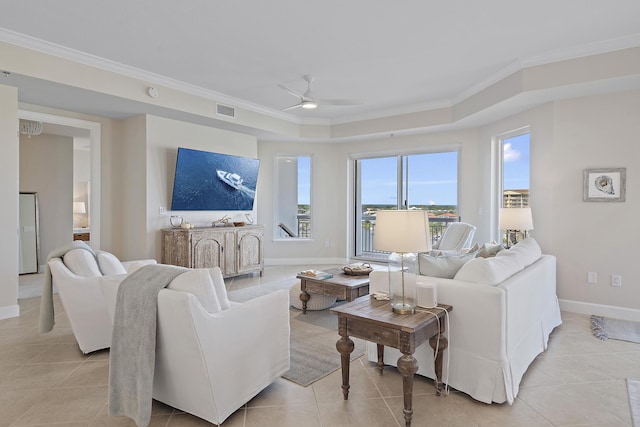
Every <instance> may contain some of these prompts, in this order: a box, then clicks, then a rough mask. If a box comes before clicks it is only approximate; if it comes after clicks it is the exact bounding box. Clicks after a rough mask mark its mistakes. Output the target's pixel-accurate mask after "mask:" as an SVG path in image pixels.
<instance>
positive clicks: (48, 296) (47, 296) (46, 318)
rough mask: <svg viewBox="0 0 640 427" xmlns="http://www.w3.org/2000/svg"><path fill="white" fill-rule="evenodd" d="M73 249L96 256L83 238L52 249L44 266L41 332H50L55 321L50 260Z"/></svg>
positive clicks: (60, 256)
mask: <svg viewBox="0 0 640 427" xmlns="http://www.w3.org/2000/svg"><path fill="white" fill-rule="evenodd" d="M72 249H84V250H87V251H89V252H91V254H92V255H93V256H94V257H95V256H96V253H95V252H94V251H93V249H91V246H89V245H87V244H86V243H85V242H83V241H82V240H75V241H73V242H72V243H69V244H68V245H64V246H61V247H59V248H57V249H54V250H52V251H51V252H49V255H47V262H46V263H45V267H44V279H43V281H42V299H41V300H40V332H42V333H44V332H50V331H51V330H52V329H53V325H54V323H55V316H54V313H53V279H52V278H51V269H50V268H49V260H50V259H51V258H62V257H63V256H64V255H65V254H66V253H67V252H69V251H70V250H72Z"/></svg>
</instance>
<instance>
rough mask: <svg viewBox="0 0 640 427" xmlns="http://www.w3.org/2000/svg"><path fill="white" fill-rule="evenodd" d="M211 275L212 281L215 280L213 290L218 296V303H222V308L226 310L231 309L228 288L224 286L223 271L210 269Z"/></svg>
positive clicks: (215, 268) (217, 268) (218, 268)
mask: <svg viewBox="0 0 640 427" xmlns="http://www.w3.org/2000/svg"><path fill="white" fill-rule="evenodd" d="M209 275H210V276H211V280H213V288H214V289H215V291H216V295H217V296H218V301H220V308H222V309H223V310H226V309H227V308H229V307H231V303H230V302H229V297H228V296H227V287H226V286H225V284H224V278H223V277H222V270H220V267H213V268H209Z"/></svg>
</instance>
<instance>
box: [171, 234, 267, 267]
mask: <svg viewBox="0 0 640 427" xmlns="http://www.w3.org/2000/svg"><path fill="white" fill-rule="evenodd" d="M263 240H264V227H263V226H261V225H247V226H244V227H212V228H192V229H189V230H187V229H182V228H172V229H165V230H162V261H161V262H162V263H163V264H171V265H179V266H182V267H188V268H211V267H220V270H222V275H223V276H225V277H230V276H238V275H240V274H247V273H252V272H254V271H259V272H260V276H262V275H263V272H264V255H263V246H264V245H263Z"/></svg>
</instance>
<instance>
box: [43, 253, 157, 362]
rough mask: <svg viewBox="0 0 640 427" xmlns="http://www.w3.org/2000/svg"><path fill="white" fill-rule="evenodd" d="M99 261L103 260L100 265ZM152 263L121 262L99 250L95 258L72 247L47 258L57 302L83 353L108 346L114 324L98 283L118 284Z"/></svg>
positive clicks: (151, 261)
mask: <svg viewBox="0 0 640 427" xmlns="http://www.w3.org/2000/svg"><path fill="white" fill-rule="evenodd" d="M65 261H66V262H65ZM98 261H102V262H101V263H100V265H99V264H98ZM155 263H156V260H154V259H148V260H140V261H130V262H122V263H121V262H120V261H118V259H117V258H116V257H115V256H113V255H112V254H110V253H108V252H98V253H97V257H94V256H93V254H92V253H91V252H90V251H88V250H85V249H72V250H71V251H69V252H67V253H66V254H65V255H64V256H63V257H53V258H50V259H49V261H48V263H47V264H48V266H49V269H50V271H51V278H52V280H53V285H54V286H55V288H56V289H57V290H58V294H59V295H60V302H61V303H62V306H63V307H64V311H65V312H66V314H67V317H68V319H69V323H70V324H71V329H72V330H73V335H74V336H75V338H76V341H77V342H78V346H79V347H80V350H81V351H82V353H84V354H87V353H90V352H92V351H96V350H101V349H104V348H109V347H110V346H111V332H112V329H113V323H112V321H111V317H110V316H109V313H108V311H107V304H106V302H105V299H104V296H103V294H102V291H101V288H100V282H102V281H114V282H117V283H119V282H120V281H122V279H123V278H124V277H126V275H127V274H128V273H130V272H132V271H133V270H134V269H136V268H138V267H140V266H142V265H146V264H155ZM103 272H104V273H105V275H103Z"/></svg>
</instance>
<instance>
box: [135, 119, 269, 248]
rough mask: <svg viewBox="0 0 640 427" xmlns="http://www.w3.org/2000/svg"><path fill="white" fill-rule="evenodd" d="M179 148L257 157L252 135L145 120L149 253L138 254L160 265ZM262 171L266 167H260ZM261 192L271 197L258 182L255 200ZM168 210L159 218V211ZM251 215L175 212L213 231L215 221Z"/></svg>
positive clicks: (237, 212) (215, 212)
mask: <svg viewBox="0 0 640 427" xmlns="http://www.w3.org/2000/svg"><path fill="white" fill-rule="evenodd" d="M178 147H186V148H192V149H195V150H202V151H211V152H216V153H222V154H231V155H234V156H243V157H251V158H257V157H258V148H257V140H256V138H255V137H253V136H250V135H244V134H240V133H236V132H229V131H225V130H221V129H215V128H210V127H206V126H200V125H195V124H191V123H185V122H180V121H176V120H170V119H165V118H161V117H155V116H146V177H145V179H146V239H145V242H146V245H147V246H146V251H145V253H140V254H136V255H139V256H143V255H144V256H145V257H152V258H155V259H157V260H158V261H160V258H161V245H160V234H161V233H160V230H161V229H163V228H168V227H170V224H169V217H170V215H171V214H172V213H173V212H171V211H170V206H171V194H172V191H173V177H174V174H175V167H176V156H177V153H178ZM260 167H261V168H262V167H263V164H261V165H260ZM262 192H265V193H271V189H270V188H269V187H268V186H267V187H265V186H264V183H262V182H261V181H260V179H258V187H257V189H256V196H257V197H258V195H259V194H261V193H262ZM160 207H163V208H164V209H165V210H166V213H165V214H160V212H159V208H160ZM256 207H257V202H256V203H255V204H254V210H253V211H251V213H252V214H253V216H254V217H255V218H256V222H257V223H262V218H260V217H259V216H258V215H257V214H256V212H257V211H256ZM248 212H249V211H202V212H200V211H198V212H176V213H175V214H178V215H181V216H182V217H183V218H184V220H185V221H189V222H190V223H192V224H194V225H196V226H206V227H210V226H211V223H212V222H213V221H214V220H217V219H220V218H222V217H223V216H225V215H228V216H229V217H231V218H232V220H235V221H239V220H242V221H246V218H245V217H244V214H245V213H248Z"/></svg>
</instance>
